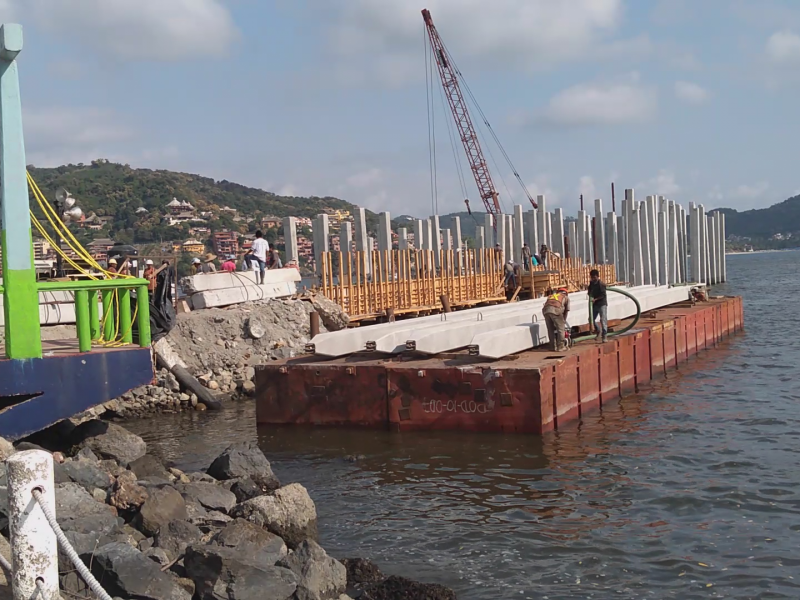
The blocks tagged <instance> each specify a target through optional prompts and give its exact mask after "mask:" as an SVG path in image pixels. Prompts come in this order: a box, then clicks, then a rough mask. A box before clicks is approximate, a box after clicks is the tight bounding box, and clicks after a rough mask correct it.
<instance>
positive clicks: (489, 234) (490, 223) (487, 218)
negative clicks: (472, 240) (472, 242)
mask: <svg viewBox="0 0 800 600" xmlns="http://www.w3.org/2000/svg"><path fill="white" fill-rule="evenodd" d="M483 235H484V237H485V240H484V242H485V243H486V247H487V248H494V217H493V216H492V214H491V213H486V214H485V215H483Z"/></svg>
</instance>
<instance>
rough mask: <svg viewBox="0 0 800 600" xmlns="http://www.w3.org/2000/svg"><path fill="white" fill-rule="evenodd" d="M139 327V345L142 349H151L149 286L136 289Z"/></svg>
mask: <svg viewBox="0 0 800 600" xmlns="http://www.w3.org/2000/svg"><path fill="white" fill-rule="evenodd" d="M136 306H138V307H139V310H138V311H137V317H136V318H137V325H138V326H139V345H140V346H141V347H142V348H149V347H150V341H151V340H150V297H149V296H148V291H147V286H146V285H140V286H139V287H137V288H136Z"/></svg>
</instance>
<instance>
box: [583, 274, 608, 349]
mask: <svg viewBox="0 0 800 600" xmlns="http://www.w3.org/2000/svg"><path fill="white" fill-rule="evenodd" d="M589 277H591V283H589V289H588V290H587V293H588V294H589V298H591V299H592V323H594V330H595V332H597V341H598V342H605V341H606V336H608V296H607V294H606V284H605V283H603V280H602V279H600V271H598V270H597V269H592V270H591V271H589ZM598 317H600V324H599V325H598V323H597V318H598Z"/></svg>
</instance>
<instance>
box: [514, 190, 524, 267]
mask: <svg viewBox="0 0 800 600" xmlns="http://www.w3.org/2000/svg"><path fill="white" fill-rule="evenodd" d="M511 243H512V256H513V257H514V262H515V263H518V264H521V263H522V245H523V244H524V243H525V229H524V224H523V217H522V205H521V204H515V205H514V217H513V227H512V234H511Z"/></svg>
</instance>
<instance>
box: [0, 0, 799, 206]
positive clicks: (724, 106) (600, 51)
mask: <svg viewBox="0 0 800 600" xmlns="http://www.w3.org/2000/svg"><path fill="white" fill-rule="evenodd" d="M426 7H427V8H429V9H430V10H431V12H432V14H433V17H434V21H435V22H436V24H437V27H438V29H439V32H440V34H441V36H442V38H443V39H444V41H445V43H446V44H447V45H448V47H449V49H450V51H451V52H452V54H453V56H454V57H455V58H456V60H457V61H458V63H459V66H460V68H461V70H462V72H463V73H464V76H465V77H466V79H467V82H468V83H469V85H470V87H471V88H472V90H473V92H474V93H475V96H476V97H477V99H478V101H479V102H480V104H481V107H482V108H483V110H484V112H485V113H486V115H487V116H488V118H489V120H490V122H491V123H492V126H493V128H494V129H495V131H496V132H497V134H498V136H499V137H500V139H501V141H502V142H503V145H504V146H505V148H506V150H507V151H508V153H509V155H510V156H511V158H512V160H513V162H514V164H515V166H516V167H517V170H518V172H519V173H520V175H521V176H522V178H523V179H524V181H525V182H526V184H527V185H528V187H529V188H530V190H531V192H533V193H535V194H546V195H547V198H548V205H549V206H550V207H552V206H562V207H564V209H565V213H566V214H573V213H574V211H575V210H577V208H578V196H579V194H580V193H584V194H585V197H586V198H587V199H589V198H591V199H593V198H595V197H601V198H603V199H604V200H605V201H608V200H609V198H610V182H611V181H615V182H616V187H617V190H618V191H619V192H618V196H621V195H622V191H621V190H622V189H624V188H626V187H634V188H635V190H636V193H637V197H641V198H644V196H645V195H648V194H663V195H666V196H668V197H671V198H673V199H675V200H678V201H680V202H689V201H696V202H700V203H703V204H705V206H706V207H707V208H714V207H718V206H731V207H734V208H738V209H746V208H753V207H762V206H768V205H770V204H773V203H775V202H779V201H781V200H784V199H785V198H787V197H788V196H791V195H795V194H797V193H800V176H798V175H797V174H796V166H795V160H796V159H795V156H796V141H797V140H798V139H800V120H798V118H797V108H796V106H797V98H798V87H799V86H800V2H797V1H792V0H786V1H779V0H759V1H747V0H725V1H723V0H703V1H702V2H698V1H696V0H695V1H691V0H652V1H647V0H627V1H625V0H570V1H569V2H554V1H552V0H493V1H492V2H487V1H486V0H414V1H412V0H273V1H267V0H137V1H136V2H133V1H129V0H0V16H1V17H2V19H3V20H4V21H17V22H21V23H22V24H23V26H24V27H25V48H24V50H23V52H22V54H21V56H20V59H19V61H20V69H21V79H22V86H23V90H22V91H23V107H24V112H25V125H26V141H27V150H28V162H30V163H33V164H35V165H38V166H52V165H57V164H62V163H65V162H89V161H90V160H92V159H94V158H99V157H104V158H109V159H111V160H116V161H121V162H126V163H130V164H131V165H132V166H135V167H148V168H167V169H175V170H182V171H189V172H193V173H200V174H203V175H207V176H210V177H214V178H216V179H228V180H231V181H237V182H239V183H243V184H245V185H252V186H256V187H261V188H264V189H267V190H269V191H273V192H276V193H283V194H289V195H292V194H298V195H321V196H322V195H334V196H338V197H341V198H343V199H345V200H349V201H351V202H354V203H357V204H361V205H363V206H366V207H368V208H370V209H372V210H376V211H377V210H390V211H391V212H392V213H393V214H401V213H410V214H414V215H417V216H426V215H429V214H431V192H430V184H429V181H430V169H429V166H428V165H429V157H428V137H427V120H426V119H427V112H426V100H425V94H426V84H425V62H424V45H423V40H424V38H423V22H422V18H421V16H420V10H421V9H422V8H426ZM435 83H437V82H435ZM433 91H434V94H435V95H434V98H435V99H436V115H435V119H436V123H437V125H438V126H437V137H438V141H439V144H438V146H437V157H438V168H437V177H438V190H439V193H438V206H439V212H440V213H446V212H451V211H456V210H461V209H462V207H463V193H462V191H461V187H460V185H459V181H458V178H457V174H456V168H455V163H454V159H453V154H452V150H451V147H450V144H449V142H448V141H447V130H446V129H445V121H444V120H443V119H444V118H445V117H447V118H449V116H448V115H445V113H444V112H443V109H442V106H441V101H440V97H439V90H438V88H434V90H433ZM492 150H493V152H494V153H495V155H496V156H498V157H499V153H498V151H497V149H496V148H492ZM458 151H459V156H461V155H462V154H463V151H462V150H461V149H460V148H459V149H458ZM490 162H491V160H490ZM501 166H502V165H501ZM467 173H468V172H467ZM494 177H495V182H496V184H497V187H498V189H499V191H500V194H501V199H502V201H503V204H504V208H505V209H506V211H509V210H510V207H511V205H512V204H514V203H520V202H521V201H522V199H521V194H520V189H519V188H518V187H517V186H515V185H512V179H513V178H512V176H511V174H510V172H509V170H508V169H507V168H501V169H499V170H496V169H495V170H494ZM503 180H505V181H506V182H507V183H508V189H506V186H505V185H504V184H503ZM466 183H467V192H468V195H469V197H470V199H471V202H472V206H473V207H477V206H478V205H479V204H480V201H479V199H478V197H477V193H476V188H475V184H474V182H473V181H472V180H467V182H466Z"/></svg>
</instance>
